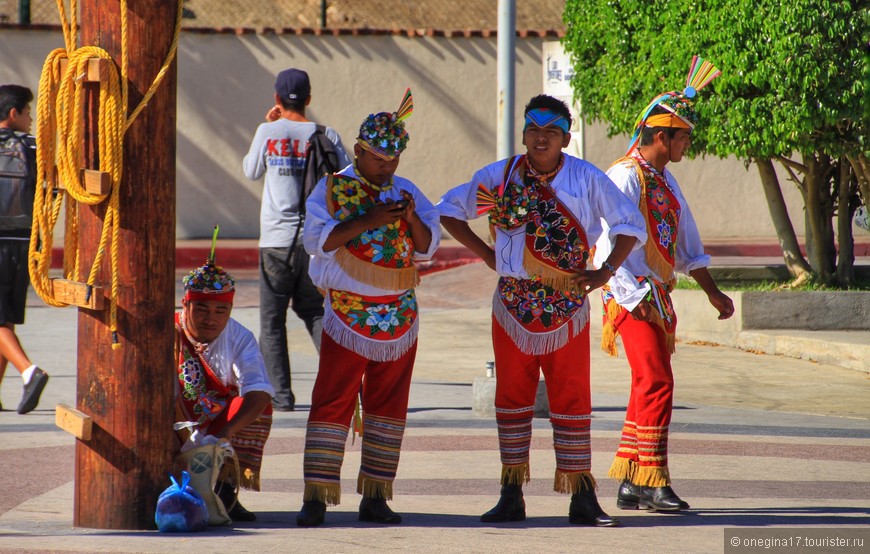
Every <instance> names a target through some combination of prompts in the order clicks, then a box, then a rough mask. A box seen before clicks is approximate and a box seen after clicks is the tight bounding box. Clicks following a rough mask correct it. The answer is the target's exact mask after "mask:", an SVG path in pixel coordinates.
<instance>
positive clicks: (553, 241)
mask: <svg viewBox="0 0 870 554" xmlns="http://www.w3.org/2000/svg"><path fill="white" fill-rule="evenodd" d="M571 121H572V119H571V112H570V111H569V110H568V107H567V106H566V105H565V103H564V102H562V101H560V100H557V99H555V98H553V97H550V96H546V95H540V96H536V97H534V98H532V99H531V101H530V102H529V104H528V105H527V106H526V109H525V126H524V128H523V144H524V145H525V147H526V154H525V155H523V156H517V157H514V158H511V159H508V160H501V161H498V162H495V163H493V164H490V165H488V166H486V167H484V168H483V169H480V170H479V171H477V172H476V173H475V174H474V176H473V177H472V179H471V181H469V182H468V183H465V184H463V185H460V186H458V187H456V188H454V189H452V190H450V191H448V192H447V194H445V195H444V197H443V198H442V199H441V202H440V203H439V204H438V209H439V211H440V212H441V222H442V224H443V225H444V228H445V229H447V231H448V232H450V234H451V235H452V236H453V237H454V238H455V239H456V240H458V241H459V242H461V243H462V244H464V245H465V246H467V247H468V248H470V249H471V250H472V251H474V252H475V253H476V254H477V255H478V256H480V257H481V258H482V259H483V260H484V261H485V262H486V264H487V265H488V266H489V267H490V268H492V269H493V270H495V271H496V272H497V273H498V274H499V275H500V276H501V278H500V279H499V282H498V287H497V289H496V292H495V296H494V298H493V316H492V335H493V348H494V350H495V367H496V392H495V411H496V421H497V423H498V436H499V447H500V450H501V461H502V471H501V484H502V488H501V499H500V500H499V502H498V504H497V505H496V506H495V507H494V508H493V509H492V510H490V511H488V512H487V513H485V514H483V516H482V517H481V521H483V522H502V521H521V520H524V519H525V517H526V512H525V501H524V500H523V491H522V485H523V483H527V482H528V481H529V479H530V468H529V447H530V445H531V437H532V416H533V411H534V403H535V394H536V391H537V385H538V379H539V375H540V371H541V370H542V371H543V373H544V378H545V379H546V382H547V395H548V398H549V403H550V422H551V424H552V426H553V443H554V448H555V452H556V474H555V481H554V490H555V491H557V492H560V493H568V494H571V504H570V508H569V521H570V522H571V523H578V524H586V525H595V526H600V527H612V526H616V525H619V521H618V520H616V519H615V518H612V517H610V516H608V515H607V514H606V513H605V512H604V510H602V509H601V506H599V504H598V500H597V498H596V495H595V479H594V478H593V477H592V472H591V448H590V434H589V424H590V418H591V415H590V414H591V411H592V404H591V398H590V390H589V325H588V322H589V304H588V302H587V299H586V295H587V294H588V293H589V291H591V290H592V289H595V288H597V287H600V286H602V285H603V284H604V283H605V282H607V279H608V278H609V277H610V276H611V275H612V274H613V272H615V270H616V268H617V267H619V265H620V264H621V263H622V260H623V259H624V258H625V257H626V256H627V255H628V253H629V252H630V251H631V250H632V248H634V247H635V245H636V244H637V243H638V242H640V243H643V241H644V240H645V239H646V232H645V231H644V226H643V219H642V217H641V215H640V213H639V212H638V210H637V208H636V207H635V206H634V205H633V204H632V203H631V202H630V201H629V200H628V198H626V197H625V195H623V194H622V193H620V192H619V191H618V190H617V189H616V187H614V186H613V183H612V182H611V181H610V180H609V179H608V178H607V176H606V175H605V174H604V173H603V172H602V171H600V170H599V169H597V168H596V167H594V166H593V165H592V164H589V163H587V162H585V161H583V160H580V159H578V158H574V157H572V156H569V155H566V154H564V153H563V152H562V149H563V148H565V147H566V146H568V143H569V142H570V140H571V135H570V133H569V130H570V128H571ZM484 214H489V221H490V229H491V231H492V233H493V235H494V239H495V249H494V250H493V248H492V247H490V246H489V245H488V244H487V243H486V242H484V241H483V240H482V239H481V238H480V237H478V236H477V235H476V234H475V233H474V232H473V231H472V230H471V228H470V227H469V225H468V220H470V219H474V218H476V217H479V216H481V215H484ZM601 219H604V220H605V221H607V223H608V228H609V233H610V238H611V239H612V240H613V241H614V243H615V244H616V248H615V249H614V251H613V252H612V253H611V255H610V256H609V257H608V259H607V263H606V264H605V265H604V267H603V268H602V269H600V270H587V269H586V264H587V261H588V260H589V257H590V253H589V248H590V246H591V245H592V244H594V243H595V241H596V240H598V237H599V235H600V234H601V232H602V227H601V222H600V220H601Z"/></svg>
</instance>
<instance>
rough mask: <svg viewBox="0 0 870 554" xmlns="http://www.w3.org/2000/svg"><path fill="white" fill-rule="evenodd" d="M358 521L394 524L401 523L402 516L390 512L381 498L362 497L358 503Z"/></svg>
mask: <svg viewBox="0 0 870 554" xmlns="http://www.w3.org/2000/svg"><path fill="white" fill-rule="evenodd" d="M359 520H360V521H372V522H374V523H386V524H395V523H402V516H400V515H399V514H397V513H396V512H394V511H393V510H391V509H390V507H389V506H387V501H386V500H384V499H383V498H371V497H369V496H363V498H362V501H360V503H359Z"/></svg>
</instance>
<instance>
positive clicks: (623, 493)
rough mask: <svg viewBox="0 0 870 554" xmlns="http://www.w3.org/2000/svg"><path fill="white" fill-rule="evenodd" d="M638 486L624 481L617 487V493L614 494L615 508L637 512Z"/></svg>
mask: <svg viewBox="0 0 870 554" xmlns="http://www.w3.org/2000/svg"><path fill="white" fill-rule="evenodd" d="M637 489H638V486H637V485H635V484H634V483H632V482H631V481H628V480H625V481H623V482H622V484H620V485H619V492H617V493H616V507H617V508H619V509H620V510H637V509H638V507H639V506H638V497H637V492H638V491H637Z"/></svg>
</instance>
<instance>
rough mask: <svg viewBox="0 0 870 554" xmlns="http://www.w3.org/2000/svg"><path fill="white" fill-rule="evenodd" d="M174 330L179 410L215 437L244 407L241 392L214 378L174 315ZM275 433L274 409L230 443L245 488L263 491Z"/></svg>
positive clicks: (198, 349) (264, 413)
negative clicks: (266, 457) (264, 469)
mask: <svg viewBox="0 0 870 554" xmlns="http://www.w3.org/2000/svg"><path fill="white" fill-rule="evenodd" d="M175 330H176V335H177V336H178V337H179V341H178V372H177V375H178V383H179V385H180V387H181V394H180V395H179V398H178V400H179V401H178V407H179V409H180V411H181V415H182V417H183V418H184V420H185V421H192V422H194V423H195V424H196V425H195V427H196V429H197V430H199V431H200V432H202V433H205V434H208V435H213V434H215V433H217V432H219V431H220V430H221V429H222V428H223V427H224V425H226V424H227V421H229V420H230V419H232V418H233V416H235V415H236V413H237V412H238V409H239V407H240V405H241V398H240V397H239V391H238V389H236V388H235V387H227V386H226V385H224V384H223V382H222V381H221V380H220V379H219V378H218V377H217V375H215V373H214V371H213V370H212V369H211V367H210V366H209V365H208V362H207V361H206V360H205V358H204V357H203V356H202V347H201V346H199V345H197V344H194V342H193V341H191V339H190V338H189V337H188V335H187V332H186V331H185V330H184V327H183V325H182V323H181V318H180V314H175ZM271 430H272V406H267V407H266V409H265V410H264V411H263V414H262V415H261V416H260V417H259V418H258V419H257V420H255V421H254V422H253V423H250V424H249V425H247V426H246V427H244V428H243V429H241V430H240V431H238V432H237V433H236V434H235V435H234V436H233V438H232V439H231V443H232V445H233V449H234V450H235V452H236V456H237V457H238V460H239V466H240V467H241V473H242V482H241V483H240V485H241V486H242V487H244V488H248V489H253V490H260V467H261V465H262V463H263V449H264V448H265V446H266V440H267V439H268V438H269V433H270V432H271Z"/></svg>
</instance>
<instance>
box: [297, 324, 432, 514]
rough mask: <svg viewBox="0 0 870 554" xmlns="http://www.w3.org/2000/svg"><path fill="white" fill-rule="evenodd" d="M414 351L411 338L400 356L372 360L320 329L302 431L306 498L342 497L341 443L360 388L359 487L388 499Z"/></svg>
mask: <svg viewBox="0 0 870 554" xmlns="http://www.w3.org/2000/svg"><path fill="white" fill-rule="evenodd" d="M416 353H417V343H416V342H415V343H414V345H413V346H412V347H411V348H410V349H409V350H408V351H407V352H406V353H405V354H404V355H403V356H402V357H401V358H399V359H397V360H392V361H388V362H376V361H372V360H369V359H368V358H364V357H362V356H360V355H359V354H357V353H355V352H353V351H351V350H348V349H347V348H344V347H343V346H341V345H340V344H338V343H337V342H335V341H334V340H333V339H332V337H330V336H329V335H328V334H327V333H326V332H324V333H323V335H322V339H321V347H320V365H319V369H318V372H317V379H316V380H315V381H314V390H313V391H312V393H311V412H310V413H309V414H308V427H307V431H306V435H305V458H304V462H303V465H304V468H303V472H304V478H305V495H304V499H305V500H319V501H321V502H326V503H328V504H332V505H335V504H338V503H339V501H340V499H341V464H342V461H343V460H344V446H345V443H346V442H347V435H348V431H349V424H350V421H351V418H352V417H353V412H354V408H355V406H356V398H357V394H358V393H359V392H360V387H362V412H363V434H362V460H361V463H360V472H359V477H358V486H357V491H358V492H359V493H361V494H364V495H365V496H373V497H381V498H386V499H387V500H389V499H391V498H392V482H393V480H394V479H395V477H396V469H397V467H398V465H399V452H400V450H401V446H402V436H403V435H404V430H405V420H406V418H407V413H408V393H409V390H410V387H411V374H412V372H413V369H414V359H415V357H416Z"/></svg>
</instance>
